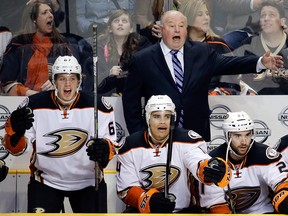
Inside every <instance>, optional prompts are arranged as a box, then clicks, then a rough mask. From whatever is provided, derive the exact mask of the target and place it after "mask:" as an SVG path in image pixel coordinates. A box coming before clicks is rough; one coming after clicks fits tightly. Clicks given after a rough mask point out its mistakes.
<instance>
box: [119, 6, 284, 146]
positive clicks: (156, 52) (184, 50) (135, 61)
mask: <svg viewBox="0 0 288 216" xmlns="http://www.w3.org/2000/svg"><path fill="white" fill-rule="evenodd" d="M161 23H162V24H161V31H162V40H161V42H160V43H157V44H154V45H152V46H150V47H148V48H146V49H143V50H141V51H139V52H137V53H136V54H135V55H134V56H133V58H132V60H131V66H130V70H129V73H128V77H127V80H126V84H125V88H124V91H123V96H122V100H123V109H124V116H125V121H126V125H127V128H128V130H129V133H130V134H132V133H134V132H136V131H139V130H145V129H146V125H145V121H144V119H143V117H142V109H141V97H144V98H145V100H147V99H148V98H149V97H151V95H155V94H167V95H168V96H169V97H171V98H172V100H173V102H174V103H175V105H176V110H177V121H176V125H178V124H179V122H180V124H182V126H183V127H184V128H185V129H191V130H194V131H195V132H197V133H198V134H200V135H201V136H202V137H203V138H204V139H205V141H209V140H210V127H209V126H210V122H209V115H210V109H209V104H208V94H207V92H208V86H209V83H210V80H211V77H212V76H215V75H224V74H226V75H228V74H238V73H244V72H245V73H256V69H257V71H260V70H261V69H264V68H266V67H269V68H277V67H280V66H282V65H283V61H282V57H280V56H276V57H274V56H270V54H269V53H266V54H265V55H263V57H262V58H260V59H259V57H256V56H244V57H232V56H223V55H220V54H218V53H216V52H215V51H214V49H213V48H211V47H210V46H209V45H208V44H206V43H199V42H194V41H192V42H191V41H190V42H186V43H185V41H186V38H187V20H186V17H185V16H184V15H183V14H182V13H181V12H179V11H173V10H172V11H167V12H166V13H165V14H164V15H163V16H162V19H161ZM171 50H178V51H179V52H178V53H177V54H178V55H179V58H180V56H181V58H180V62H181V68H182V65H183V64H184V65H183V69H184V70H183V71H184V80H181V81H182V83H180V82H179V79H176V81H177V85H176V83H175V79H174V78H175V75H174V71H173V62H172V55H171V54H170V51H171ZM173 58H175V55H174V57H173ZM175 62H176V63H178V61H176V60H175V61H174V63H175ZM208 63H209V64H208ZM178 64H179V63H178ZM260 65H261V66H260ZM178 68H180V66H179V65H178ZM243 68H245V70H243ZM183 71H182V70H181V72H183ZM176 72H178V73H179V70H177V71H176ZM179 77H180V78H181V76H179V74H178V78H179ZM181 84H182V88H181ZM182 89H183V91H182ZM181 91H182V93H181ZM195 103H197V105H195Z"/></svg>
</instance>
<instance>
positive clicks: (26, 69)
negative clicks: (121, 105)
mask: <svg viewBox="0 0 288 216" xmlns="http://www.w3.org/2000/svg"><path fill="white" fill-rule="evenodd" d="M28 7H30V12H31V13H30V19H31V21H32V22H33V24H34V27H35V30H34V33H27V34H22V35H19V36H16V37H14V38H13V39H12V41H11V42H10V44H9V45H8V47H7V52H6V53H5V54H4V57H3V65H2V69H1V82H2V85H3V89H4V91H5V93H6V94H8V95H18V96H25V95H27V96H28V95H32V94H35V93H37V92H40V91H47V90H51V89H53V85H52V83H51V81H50V80H49V65H52V64H53V62H54V61H55V59H56V58H57V57H58V56H59V55H71V54H73V55H74V56H75V57H76V58H77V59H79V60H80V59H81V60H82V59H83V60H85V62H84V61H81V65H82V66H83V72H84V74H85V75H86V76H87V77H88V78H89V76H91V74H92V67H91V65H92V48H91V47H90V50H89V47H88V46H86V47H80V46H79V45H78V44H75V42H71V43H70V41H71V40H70V38H67V39H66V38H65V37H63V36H62V35H61V34H60V33H59V32H58V31H57V30H56V28H55V25H54V17H53V14H52V9H51V7H50V5H49V4H47V3H46V1H43V0H40V1H35V2H34V3H33V4H29V5H28ZM32 22H31V23H32ZM69 40H70V41H69ZM72 43H74V44H72ZM84 48H86V49H84ZM89 51H90V52H89ZM84 55H85V58H84V57H83V56H84ZM89 60H90V63H91V64H90V65H89V64H88V63H87V62H89ZM89 67H90V68H89ZM89 69H90V70H89ZM87 80H88V81H89V79H87ZM87 83H88V82H87ZM87 85H88V84H87ZM87 85H86V82H85V81H83V84H82V88H83V89H85V90H86V89H90V90H92V87H89V86H87ZM90 85H92V84H90Z"/></svg>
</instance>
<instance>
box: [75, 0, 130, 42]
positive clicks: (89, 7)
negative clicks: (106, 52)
mask: <svg viewBox="0 0 288 216" xmlns="http://www.w3.org/2000/svg"><path fill="white" fill-rule="evenodd" d="M116 9H126V10H127V11H128V12H129V14H130V15H131V16H133V13H134V0H122V1H117V0H111V1H110V0H109V1H108V0H84V1H83V0H76V20H77V25H78V29H79V34H80V35H82V36H83V37H90V36H91V34H92V25H93V24H94V23H96V24H97V26H98V32H99V33H103V32H104V30H105V28H106V24H107V22H108V19H109V16H110V15H111V13H112V11H114V10H116Z"/></svg>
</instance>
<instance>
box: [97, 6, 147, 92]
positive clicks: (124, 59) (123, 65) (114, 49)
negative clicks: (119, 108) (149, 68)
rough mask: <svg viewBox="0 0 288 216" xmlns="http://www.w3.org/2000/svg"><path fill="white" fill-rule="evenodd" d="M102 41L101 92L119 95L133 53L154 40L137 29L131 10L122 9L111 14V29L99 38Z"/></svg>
mask: <svg viewBox="0 0 288 216" xmlns="http://www.w3.org/2000/svg"><path fill="white" fill-rule="evenodd" d="M99 44H100V45H99V49H98V56H99V62H98V65H99V67H98V68H99V70H98V71H99V76H98V82H99V83H100V85H99V87H98V93H99V94H104V95H107V96H110V95H111V94H113V95H119V93H120V94H121V93H122V91H123V86H124V83H125V80H126V77H127V69H128V66H129V61H130V58H131V56H132V54H133V53H134V52H135V51H136V50H137V49H140V48H142V47H143V46H144V47H146V46H148V45H150V42H149V41H148V40H147V39H146V40H145V38H144V37H141V38H140V35H138V34H137V33H135V32H133V22H132V19H131V16H130V15H129V13H128V11H127V10H124V9H119V10H116V11H114V12H113V13H112V14H111V16H110V17H109V20H108V29H107V32H106V33H105V34H102V35H101V36H100V37H99Z"/></svg>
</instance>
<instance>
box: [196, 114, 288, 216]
mask: <svg viewBox="0 0 288 216" xmlns="http://www.w3.org/2000/svg"><path fill="white" fill-rule="evenodd" d="M254 130H255V129H254V122H253V121H252V120H251V118H250V117H249V116H248V114H247V113H245V112H243V111H241V112H228V113H227V118H226V119H225V120H224V123H223V131H224V134H225V137H226V140H227V142H226V143H224V144H222V145H220V146H219V147H217V148H216V149H214V150H213V151H211V152H210V155H211V157H221V158H222V159H224V160H227V161H228V163H229V166H230V168H231V170H232V179H231V181H230V183H229V185H228V186H229V187H228V186H227V187H225V188H224V191H223V190H217V188H216V187H214V186H213V185H212V186H211V187H207V186H204V187H203V185H202V186H201V187H200V188H202V190H201V193H199V194H200V196H201V199H200V202H201V204H203V205H211V204H213V203H211V202H214V200H213V199H211V197H212V196H213V197H214V196H217V194H219V193H220V194H221V193H222V194H223V196H226V197H227V200H228V202H229V204H231V205H230V206H231V208H232V212H235V213H238V214H242V213H243V214H264V213H281V214H288V179H287V172H288V168H287V164H286V163H285V161H284V160H283V158H282V157H281V155H280V154H279V153H278V152H277V151H275V149H273V148H272V147H269V146H267V145H265V144H261V143H257V142H256V141H255V140H254ZM226 157H227V158H226ZM269 188H271V190H272V193H273V194H272V199H271V198H270V196H269V192H270V191H269ZM224 193H225V195H224ZM208 203H210V204H208Z"/></svg>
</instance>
